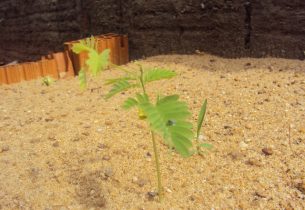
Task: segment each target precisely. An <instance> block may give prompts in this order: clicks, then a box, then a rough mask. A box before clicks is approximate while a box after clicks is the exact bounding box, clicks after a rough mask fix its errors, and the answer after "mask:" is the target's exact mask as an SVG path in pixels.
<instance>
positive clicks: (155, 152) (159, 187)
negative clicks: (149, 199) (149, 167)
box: [151, 131, 164, 202]
mask: <svg viewBox="0 0 305 210" xmlns="http://www.w3.org/2000/svg"><path fill="white" fill-rule="evenodd" d="M151 138H152V142H153V147H154V155H155V161H156V169H157V177H158V195H159V201H160V202H162V200H163V196H164V193H163V187H162V181H161V171H160V163H159V153H158V149H157V144H156V140H155V133H154V132H153V131H152V132H151Z"/></svg>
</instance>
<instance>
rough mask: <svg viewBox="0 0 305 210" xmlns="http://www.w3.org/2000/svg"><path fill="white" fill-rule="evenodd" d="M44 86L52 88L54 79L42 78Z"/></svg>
mask: <svg viewBox="0 0 305 210" xmlns="http://www.w3.org/2000/svg"><path fill="white" fill-rule="evenodd" d="M41 83H42V85H45V86H50V85H51V84H53V83H54V79H53V78H52V77H49V76H46V77H43V78H42V82H41Z"/></svg>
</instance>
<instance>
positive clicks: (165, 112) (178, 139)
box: [137, 94, 194, 157]
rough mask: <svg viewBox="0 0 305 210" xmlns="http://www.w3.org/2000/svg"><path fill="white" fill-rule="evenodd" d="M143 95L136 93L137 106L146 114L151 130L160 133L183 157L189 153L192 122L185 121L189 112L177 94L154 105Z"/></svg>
mask: <svg viewBox="0 0 305 210" xmlns="http://www.w3.org/2000/svg"><path fill="white" fill-rule="evenodd" d="M145 98H147V97H145V95H139V94H138V95H137V99H138V103H139V104H138V106H139V107H140V108H141V109H142V110H143V112H144V113H145V115H146V116H147V120H148V122H149V124H150V127H151V129H152V130H153V131H155V132H157V133H159V134H161V135H162V136H163V138H164V139H165V141H166V143H168V144H169V146H173V147H174V148H175V149H176V150H177V151H178V152H179V153H180V154H181V155H182V156H183V157H187V156H189V155H191V152H190V149H191V147H192V138H193V136H194V134H193V131H192V124H191V123H189V122H188V121H187V118H188V116H189V115H190V112H189V111H188V107H187V106H186V104H185V103H184V102H181V101H179V97H178V96H177V95H172V96H166V97H163V98H162V99H160V100H159V101H158V102H157V104H156V105H153V104H151V103H150V102H149V100H146V99H145Z"/></svg>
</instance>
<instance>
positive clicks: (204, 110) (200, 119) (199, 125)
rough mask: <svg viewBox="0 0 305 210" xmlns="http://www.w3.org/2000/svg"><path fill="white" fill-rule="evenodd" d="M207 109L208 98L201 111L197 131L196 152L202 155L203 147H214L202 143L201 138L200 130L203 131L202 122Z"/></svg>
mask: <svg viewBox="0 0 305 210" xmlns="http://www.w3.org/2000/svg"><path fill="white" fill-rule="evenodd" d="M206 109H207V100H206V99H205V100H204V102H203V104H202V106H201V109H200V113H199V116H198V121H197V132H196V143H197V151H196V152H197V153H198V154H200V155H201V154H202V152H201V148H206V149H212V147H213V146H212V145H211V144H208V143H202V142H200V140H199V137H200V131H201V128H202V123H203V120H204V117H205V113H206Z"/></svg>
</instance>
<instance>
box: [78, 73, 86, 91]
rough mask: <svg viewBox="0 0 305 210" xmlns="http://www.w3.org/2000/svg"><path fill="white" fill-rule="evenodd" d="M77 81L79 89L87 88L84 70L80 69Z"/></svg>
mask: <svg viewBox="0 0 305 210" xmlns="http://www.w3.org/2000/svg"><path fill="white" fill-rule="evenodd" d="M78 80H79V84H80V87H81V89H85V88H86V86H87V76H86V72H85V71H84V69H81V70H80V71H79V73H78Z"/></svg>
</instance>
